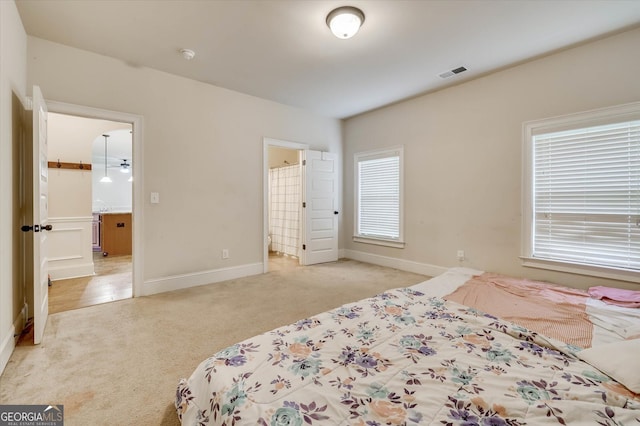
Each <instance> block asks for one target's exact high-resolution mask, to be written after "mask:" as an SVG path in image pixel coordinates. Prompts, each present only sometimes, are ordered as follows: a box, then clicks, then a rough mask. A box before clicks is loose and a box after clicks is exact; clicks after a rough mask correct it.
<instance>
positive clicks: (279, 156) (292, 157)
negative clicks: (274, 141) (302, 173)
mask: <svg viewBox="0 0 640 426" xmlns="http://www.w3.org/2000/svg"><path fill="white" fill-rule="evenodd" d="M298 154H299V151H298V150H296V149H287V148H280V147H279V146H270V147H269V168H273V167H281V166H286V165H288V164H289V165H290V164H298V162H299V160H298ZM285 161H286V163H285Z"/></svg>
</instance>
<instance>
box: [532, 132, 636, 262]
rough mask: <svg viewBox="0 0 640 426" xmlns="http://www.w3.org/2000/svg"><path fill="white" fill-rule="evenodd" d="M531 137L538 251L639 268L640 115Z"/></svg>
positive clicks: (551, 256)
mask: <svg viewBox="0 0 640 426" xmlns="http://www.w3.org/2000/svg"><path fill="white" fill-rule="evenodd" d="M533 144H534V146H533V152H534V163H533V165H534V188H533V196H534V200H533V202H534V224H533V226H534V230H533V253H532V254H533V257H535V258H540V259H549V260H558V261H566V262H572V263H580V264H588V265H596V266H605V267H613V268H620V269H627V270H640V121H630V122H624V123H617V124H609V125H603V126H596V127H589V128H583V129H576V130H569V131H561V132H554V133H547V134H541V135H536V136H534V137H533Z"/></svg>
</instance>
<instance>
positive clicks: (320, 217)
mask: <svg viewBox="0 0 640 426" xmlns="http://www.w3.org/2000/svg"><path fill="white" fill-rule="evenodd" d="M302 156H303V159H302V160H303V161H302V164H303V170H304V173H303V191H304V192H303V204H302V224H303V233H302V241H303V243H302V256H301V259H300V260H301V263H302V264H303V265H313V264H316V263H324V262H335V261H336V260H338V213H339V212H338V170H337V169H338V167H337V166H338V164H337V156H336V155H335V154H332V153H328V152H320V151H312V150H304V151H302Z"/></svg>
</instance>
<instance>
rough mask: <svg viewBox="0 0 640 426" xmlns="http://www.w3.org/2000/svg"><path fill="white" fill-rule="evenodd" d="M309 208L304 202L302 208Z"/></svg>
mask: <svg viewBox="0 0 640 426" xmlns="http://www.w3.org/2000/svg"><path fill="white" fill-rule="evenodd" d="M306 207H307V203H306V202H305V201H303V202H302V208H303V209H304V208H306Z"/></svg>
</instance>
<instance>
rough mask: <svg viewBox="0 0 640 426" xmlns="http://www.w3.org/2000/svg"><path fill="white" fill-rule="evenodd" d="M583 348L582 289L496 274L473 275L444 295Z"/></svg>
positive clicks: (587, 330)
mask: <svg viewBox="0 0 640 426" xmlns="http://www.w3.org/2000/svg"><path fill="white" fill-rule="evenodd" d="M444 298H445V299H447V300H452V301H454V302H457V303H461V304H463V305H466V306H471V307H474V308H477V309H480V310H481V311H484V312H487V313H489V314H492V315H495V316H498V317H500V318H503V319H506V320H509V321H511V322H514V323H516V324H520V325H521V326H524V327H527V328H529V329H530V330H533V331H537V332H538V333H542V334H544V335H546V336H550V337H553V338H556V339H559V340H562V341H564V342H566V343H570V344H572V345H575V346H579V347H582V348H588V347H591V340H592V337H593V336H592V333H593V324H592V323H591V321H590V320H589V316H588V315H587V313H586V311H585V308H586V304H585V302H586V301H587V299H588V298H589V295H588V294H587V292H586V291H585V290H579V289H574V288H569V287H561V286H557V285H553V284H549V283H543V282H539V281H530V280H525V279H518V278H511V277H506V276H503V275H499V274H492V273H488V272H487V273H484V274H482V275H476V276H474V277H473V278H471V279H470V280H469V281H467V282H466V283H465V284H463V285H462V286H460V287H459V288H458V289H457V290H455V291H454V292H453V293H451V294H449V295H447V296H445V297H444Z"/></svg>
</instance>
